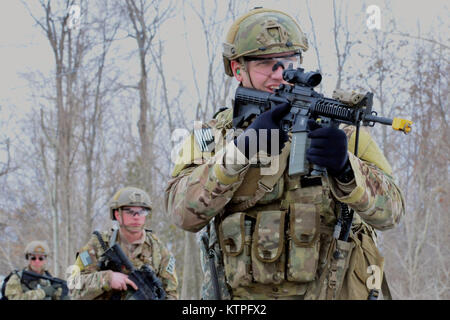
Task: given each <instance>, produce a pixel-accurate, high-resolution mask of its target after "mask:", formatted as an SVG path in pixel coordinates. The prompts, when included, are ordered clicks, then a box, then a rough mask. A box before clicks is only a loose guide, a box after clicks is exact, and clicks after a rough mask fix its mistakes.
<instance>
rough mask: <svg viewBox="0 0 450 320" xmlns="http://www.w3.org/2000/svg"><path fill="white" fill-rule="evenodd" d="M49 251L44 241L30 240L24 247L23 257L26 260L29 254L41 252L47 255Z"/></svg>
mask: <svg viewBox="0 0 450 320" xmlns="http://www.w3.org/2000/svg"><path fill="white" fill-rule="evenodd" d="M49 252H50V249H49V247H48V245H47V243H46V242H45V241H39V240H35V241H31V242H30V243H29V244H27V246H26V247H25V252H24V253H25V259H27V260H28V255H29V254H41V255H45V256H47V255H48V254H49Z"/></svg>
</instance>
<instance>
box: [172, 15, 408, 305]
mask: <svg viewBox="0 0 450 320" xmlns="http://www.w3.org/2000/svg"><path fill="white" fill-rule="evenodd" d="M307 49H308V43H307V39H306V37H305V35H304V34H303V32H302V30H301V29H300V27H299V25H298V24H297V22H296V21H295V20H294V19H293V18H292V17H290V16H289V15H287V14H285V13H283V12H280V11H277V10H268V9H262V8H258V9H254V10H252V11H250V12H249V13H247V14H245V15H243V16H241V17H240V18H238V19H237V20H236V21H235V23H234V24H233V25H232V26H231V28H230V30H229V32H228V35H227V38H226V42H225V43H224V51H223V59H224V66H225V72H226V74H227V75H229V76H233V77H234V78H235V79H236V80H238V81H239V82H240V85H241V86H244V87H247V88H254V89H258V90H262V91H267V92H273V90H274V88H276V87H278V86H279V85H280V84H281V83H286V82H284V80H283V78H282V71H283V69H284V68H287V67H288V66H289V64H290V63H292V64H293V67H294V68H297V67H298V66H299V65H300V63H301V61H302V54H303V52H305V51H306V50H307ZM286 112H288V109H286V105H280V106H279V107H278V108H276V109H275V111H272V110H269V111H267V112H265V113H263V114H261V115H260V116H258V117H256V119H255V120H253V122H252V123H251V124H250V125H249V127H248V128H247V129H246V130H245V131H243V133H242V134H241V135H240V136H238V137H237V139H235V140H231V141H230V142H229V143H225V141H224V136H225V135H226V133H227V132H228V131H227V130H229V129H231V128H232V108H229V109H226V110H225V111H222V112H220V113H218V114H217V115H216V116H215V117H214V119H213V120H211V121H210V122H208V123H207V124H203V129H204V130H206V131H208V130H209V132H210V133H211V134H210V136H212V137H214V138H213V139H212V141H209V140H208V139H205V138H203V140H202V139H201V137H200V138H198V135H196V133H195V129H194V133H193V134H192V135H191V136H190V137H189V138H188V139H187V140H186V141H185V143H184V145H183V148H182V150H181V151H180V154H179V159H178V160H177V163H176V166H175V168H174V171H173V173H172V179H171V180H170V181H169V183H168V185H167V188H166V206H167V212H168V213H169V214H170V216H171V218H172V219H173V221H174V223H175V224H176V225H177V226H179V227H180V228H182V229H184V230H187V231H191V232H198V231H200V230H201V229H202V228H203V231H204V232H207V234H208V235H209V242H207V246H208V248H207V249H209V252H208V254H206V253H204V254H203V261H202V263H203V266H204V269H203V270H204V271H205V282H204V284H203V298H204V299H211V298H216V299H217V298H221V299H230V298H231V299H367V298H368V296H369V293H370V290H369V289H372V288H371V286H370V285H368V284H371V283H375V282H376V286H377V288H376V289H379V287H380V284H379V283H380V282H381V279H380V277H382V275H383V263H384V261H383V257H382V256H381V255H380V253H379V251H378V249H377V247H376V243H375V241H376V232H375V230H374V229H377V230H387V229H390V228H393V227H394V226H395V225H396V224H397V223H398V222H399V220H400V218H401V216H402V215H403V214H404V203H403V202H404V200H403V196H402V194H401V191H400V190H399V188H398V187H397V185H396V184H395V182H394V180H393V177H392V170H391V167H390V165H389V163H388V162H387V160H386V158H385V157H384V155H383V154H382V152H381V151H380V149H379V148H378V146H377V145H376V143H375V141H374V140H373V139H372V137H371V136H370V134H369V133H368V131H367V130H361V132H360V137H359V150H360V151H359V153H358V157H356V156H355V155H354V154H353V153H352V152H353V150H354V144H355V134H354V133H355V128H354V127H353V126H346V127H342V128H340V129H337V128H321V127H320V125H319V124H316V123H315V122H314V121H313V120H312V123H309V128H310V133H309V138H310V139H311V147H310V148H309V149H308V152H307V158H308V160H309V162H310V163H312V164H317V165H320V166H322V167H325V168H326V169H327V172H328V175H324V176H312V175H305V176H298V175H297V176H295V175H294V176H289V175H288V174H287V173H288V166H289V164H288V160H287V158H288V157H289V151H290V141H289V136H287V135H286V137H283V135H282V134H279V135H278V137H279V139H280V140H279V142H280V146H279V147H280V148H279V150H273V154H272V155H271V157H270V158H269V159H270V163H275V162H276V163H278V170H277V171H274V172H273V173H272V174H270V175H267V173H266V174H264V173H263V169H267V168H266V166H267V163H266V164H264V162H263V161H260V162H258V163H256V164H255V163H249V160H248V158H251V156H252V154H251V153H250V152H249V148H248V145H249V144H248V143H244V144H243V145H242V144H240V142H242V141H244V142H246V141H245V140H240V137H241V136H244V137H246V134H247V132H248V129H255V130H259V129H267V130H269V131H270V130H274V132H275V130H277V129H279V121H277V120H279V119H280V118H281V117H282V116H283V115H284V114H286ZM310 121H311V120H310ZM244 129H245V128H244ZM267 136H269V137H270V132H269V133H268V134H267ZM257 143H258V141H257ZM257 143H256V144H257ZM205 144H207V148H205V147H204V146H205ZM212 145H215V147H214V148H210V147H211V146H212ZM266 145H270V143H269V142H267V144H266ZM237 146H238V147H237ZM239 146H240V147H239ZM242 146H244V147H242ZM258 146H259V144H257V147H258ZM283 146H284V148H283ZM211 150H213V151H211ZM257 151H258V152H260V153H261V154H263V153H264V151H267V150H263V149H262V150H257ZM277 151H278V152H277ZM260 159H262V157H261V158H260ZM339 203H343V204H347V205H348V206H349V207H350V208H352V209H354V210H355V213H354V218H353V223H352V225H351V226H352V227H351V232H350V235H349V238H348V241H343V240H340V239H339V237H337V236H336V235H335V233H334V230H335V227H336V224H337V221H338V218H339V217H340V216H341V215H342V214H343V213H342V212H341V211H343V209H341V208H342V207H341V205H340V204H339ZM338 204H339V205H338ZM202 239H203V238H202ZM211 252H212V254H211ZM208 259H212V261H214V262H215V266H216V270H215V271H214V268H212V269H210V268H208V267H207V266H208V264H207V263H206V262H207V261H206V260H208ZM369 266H371V267H370V268H369V269H368V267H369ZM210 270H212V271H210ZM368 270H377V273H376V274H375V273H374V272H368ZM214 273H217V278H218V283H217V282H216V284H218V285H219V289H218V290H217V289H216V291H215V292H217V291H218V292H219V293H218V294H216V293H214V294H213V293H212V292H213V290H212V289H213V287H214V286H213V285H212V284H214V283H215V282H214V281H213V279H212V278H213V277H212V274H214ZM376 277H378V279H375V278H376ZM374 279H375V280H377V281H373V280H374Z"/></svg>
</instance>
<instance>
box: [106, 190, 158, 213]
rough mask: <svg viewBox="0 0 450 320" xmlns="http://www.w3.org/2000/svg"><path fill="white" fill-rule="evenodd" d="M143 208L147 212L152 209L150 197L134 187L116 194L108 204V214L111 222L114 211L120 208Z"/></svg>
mask: <svg viewBox="0 0 450 320" xmlns="http://www.w3.org/2000/svg"><path fill="white" fill-rule="evenodd" d="M125 206H128V207H144V208H148V209H149V210H151V209H152V202H151V200H150V196H149V195H148V194H147V192H145V191H144V190H142V189H138V188H134V187H125V188H122V189H120V190H119V191H117V192H116V194H115V195H114V196H113V197H112V199H111V201H110V202H109V213H110V216H111V219H112V220H116V218H115V217H114V210H116V209H119V208H121V207H125Z"/></svg>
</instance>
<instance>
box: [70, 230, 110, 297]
mask: <svg viewBox="0 0 450 320" xmlns="http://www.w3.org/2000/svg"><path fill="white" fill-rule="evenodd" d="M99 245H100V244H99V243H98V240H97V238H96V237H95V236H93V237H92V238H91V239H90V240H89V242H88V244H87V245H86V246H84V247H83V248H81V249H80V251H79V254H78V256H77V259H76V261H75V268H73V273H72V277H73V281H71V286H70V287H69V289H70V295H71V298H72V299H73V300H93V299H95V298H96V297H98V296H99V295H101V294H103V293H104V292H105V291H109V290H111V286H110V281H111V276H112V271H110V270H106V271H99V269H98V267H97V261H98V258H99V248H98V246H99Z"/></svg>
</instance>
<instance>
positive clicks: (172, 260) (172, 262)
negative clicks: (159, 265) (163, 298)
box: [166, 255, 175, 275]
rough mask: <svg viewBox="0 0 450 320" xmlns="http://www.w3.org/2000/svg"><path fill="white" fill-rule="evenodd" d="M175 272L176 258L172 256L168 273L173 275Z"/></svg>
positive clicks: (167, 269)
mask: <svg viewBox="0 0 450 320" xmlns="http://www.w3.org/2000/svg"><path fill="white" fill-rule="evenodd" d="M174 270H175V258H174V257H173V256H172V255H171V256H170V259H169V263H168V264H167V267H166V271H167V272H168V273H170V274H172V275H173V271H174Z"/></svg>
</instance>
